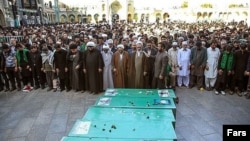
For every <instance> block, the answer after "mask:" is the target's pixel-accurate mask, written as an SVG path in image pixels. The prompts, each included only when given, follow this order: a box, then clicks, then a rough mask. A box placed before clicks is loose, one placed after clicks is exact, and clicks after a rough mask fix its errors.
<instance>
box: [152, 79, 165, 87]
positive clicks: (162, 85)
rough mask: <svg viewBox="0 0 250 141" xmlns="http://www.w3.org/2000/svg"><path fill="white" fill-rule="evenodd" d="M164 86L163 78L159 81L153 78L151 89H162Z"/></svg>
mask: <svg viewBox="0 0 250 141" xmlns="http://www.w3.org/2000/svg"><path fill="white" fill-rule="evenodd" d="M164 85H165V84H164V78H163V79H159V78H156V77H154V79H153V88H154V89H164V88H165V86H164Z"/></svg>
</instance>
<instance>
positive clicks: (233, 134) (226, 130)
mask: <svg viewBox="0 0 250 141" xmlns="http://www.w3.org/2000/svg"><path fill="white" fill-rule="evenodd" d="M229 140H230V141H232V140H233V141H234V140H235V141H250V125H223V141H229Z"/></svg>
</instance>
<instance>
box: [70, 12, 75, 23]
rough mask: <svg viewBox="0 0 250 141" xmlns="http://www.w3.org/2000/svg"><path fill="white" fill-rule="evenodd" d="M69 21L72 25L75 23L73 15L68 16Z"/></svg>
mask: <svg viewBox="0 0 250 141" xmlns="http://www.w3.org/2000/svg"><path fill="white" fill-rule="evenodd" d="M69 21H70V22H72V23H73V22H75V15H73V14H70V15H69Z"/></svg>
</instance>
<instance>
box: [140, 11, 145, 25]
mask: <svg viewBox="0 0 250 141" xmlns="http://www.w3.org/2000/svg"><path fill="white" fill-rule="evenodd" d="M144 19H145V14H144V13H142V14H141V20H140V22H141V23H144Z"/></svg>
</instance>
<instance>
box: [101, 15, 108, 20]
mask: <svg viewBox="0 0 250 141" xmlns="http://www.w3.org/2000/svg"><path fill="white" fill-rule="evenodd" d="M102 21H103V22H106V21H107V20H106V14H102Z"/></svg>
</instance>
